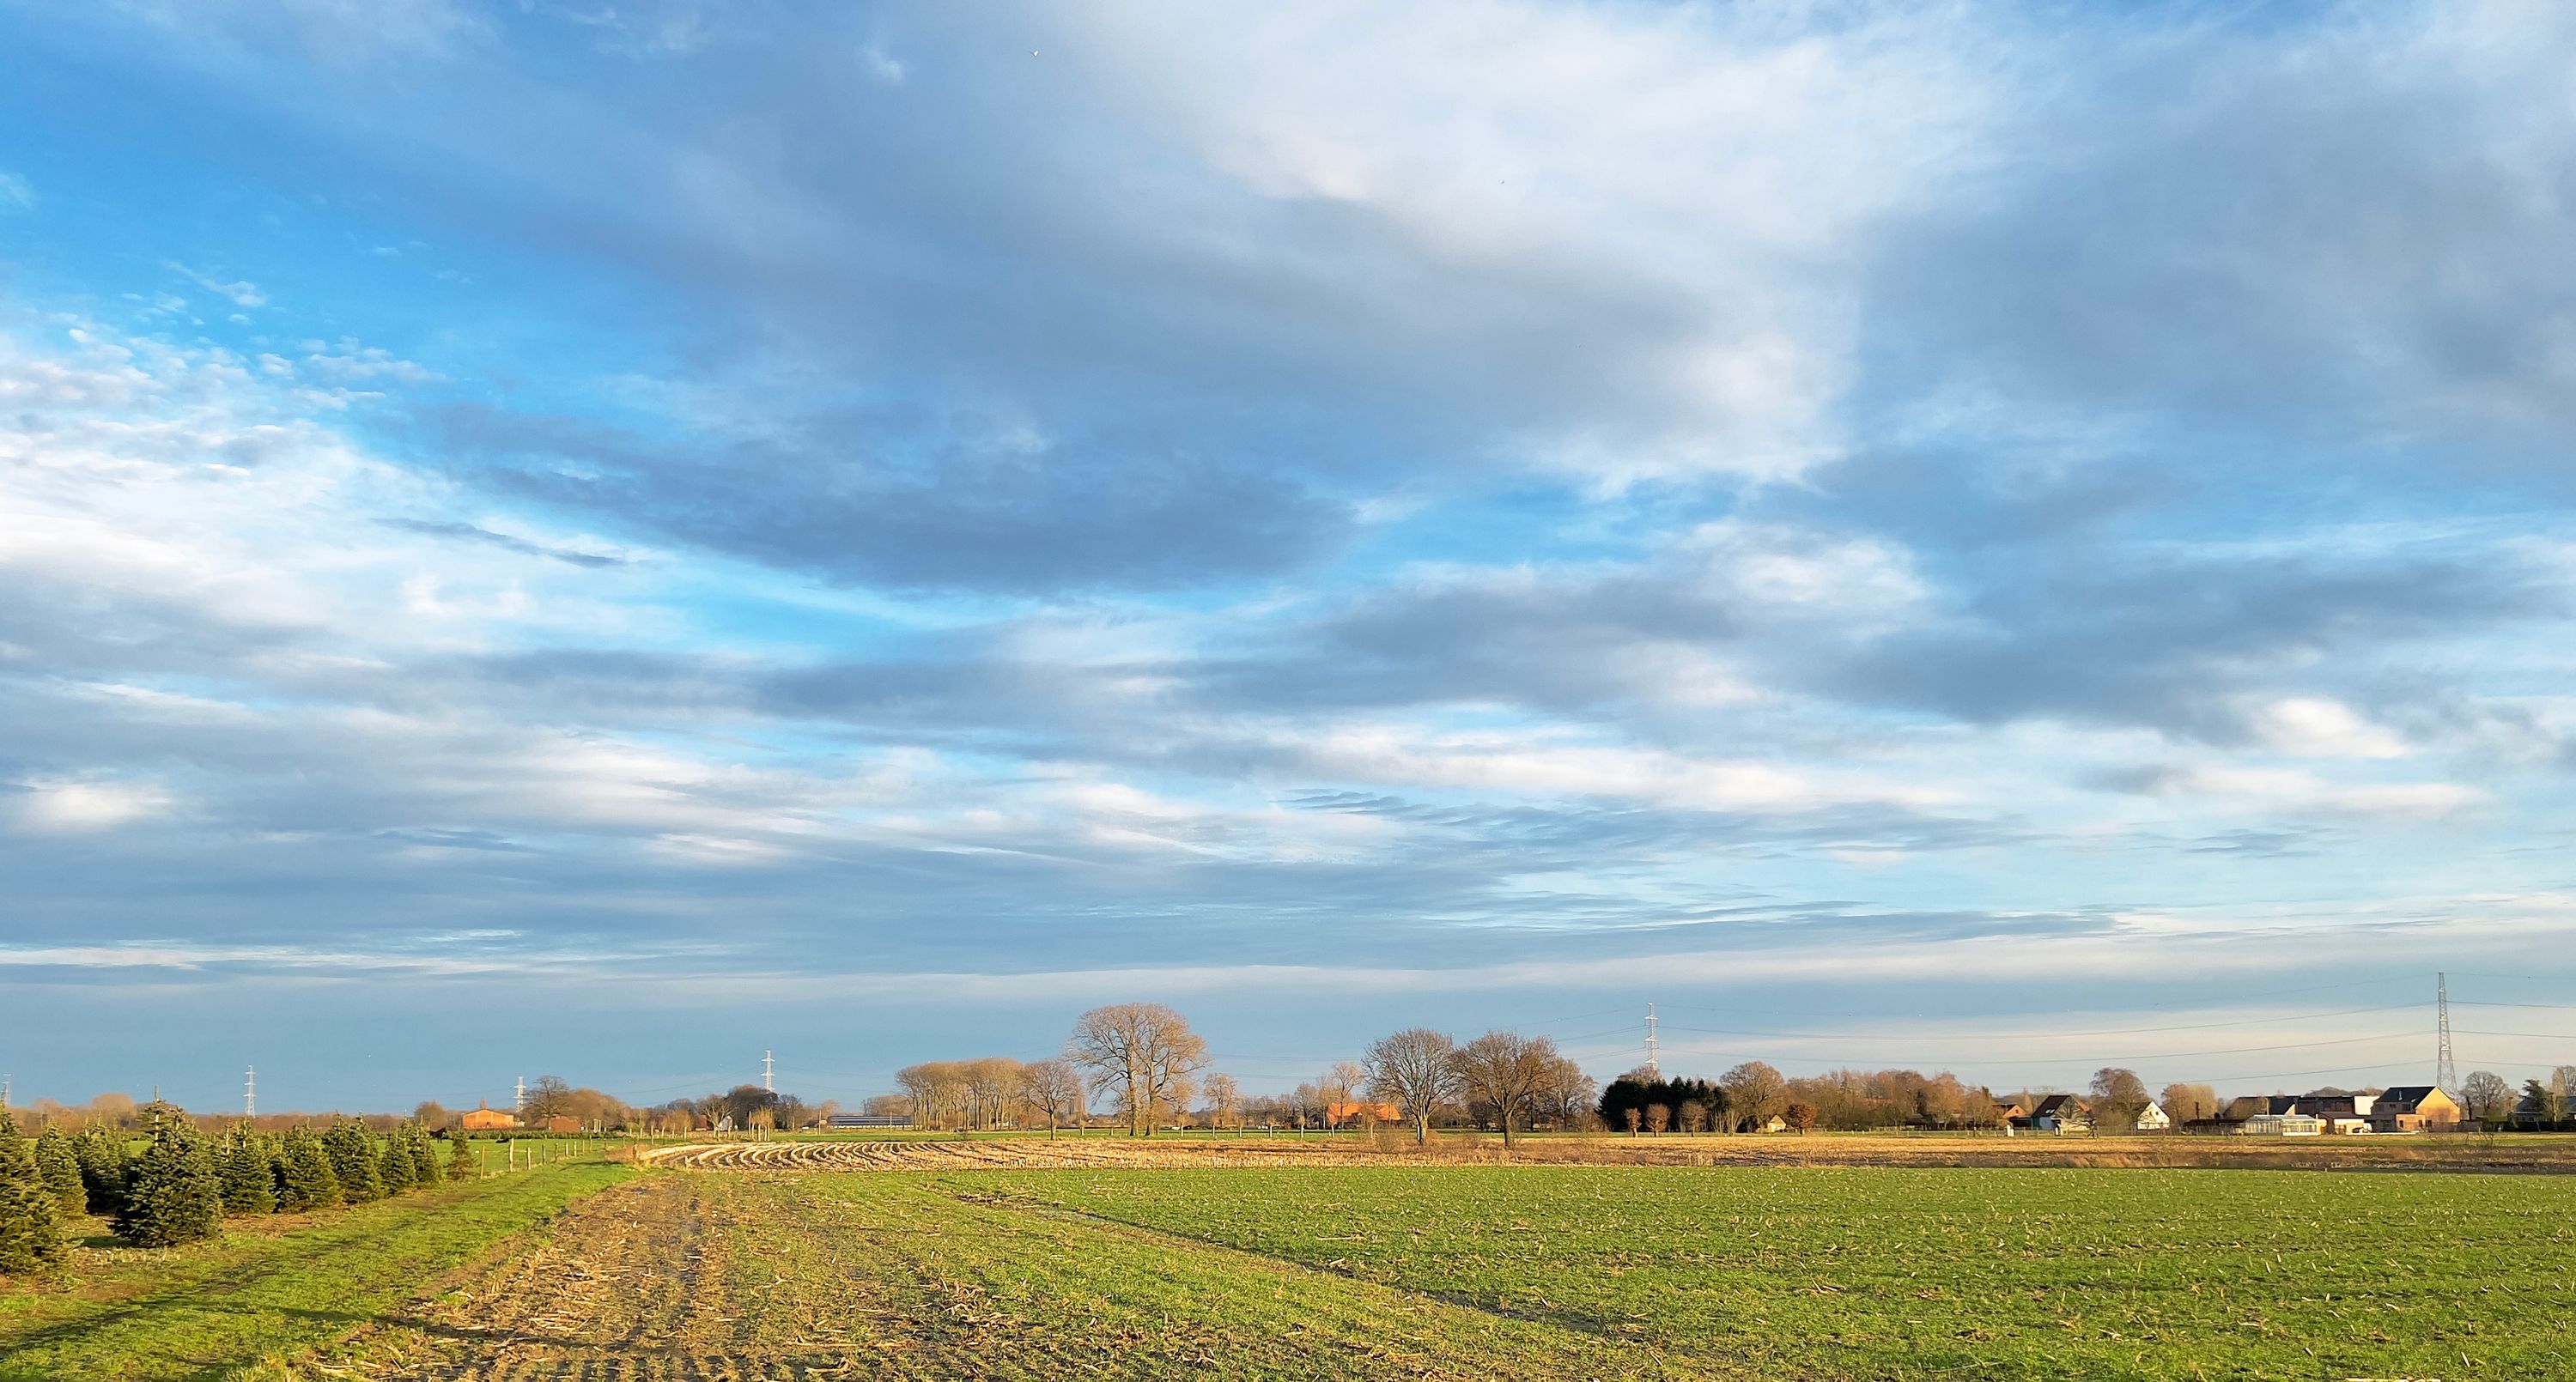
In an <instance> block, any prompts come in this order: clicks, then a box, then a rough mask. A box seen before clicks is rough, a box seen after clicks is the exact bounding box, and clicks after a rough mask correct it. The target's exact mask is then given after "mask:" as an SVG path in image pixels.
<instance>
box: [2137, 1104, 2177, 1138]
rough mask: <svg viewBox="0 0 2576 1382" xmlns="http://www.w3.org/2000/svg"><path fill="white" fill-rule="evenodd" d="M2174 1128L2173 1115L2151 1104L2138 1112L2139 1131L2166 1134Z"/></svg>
mask: <svg viewBox="0 0 2576 1382" xmlns="http://www.w3.org/2000/svg"><path fill="white" fill-rule="evenodd" d="M2172 1127H2173V1115H2172V1114H2169V1113H2167V1112H2165V1111H2164V1110H2163V1109H2161V1108H2158V1107H2157V1106H2156V1105H2154V1104H2149V1105H2147V1106H2146V1107H2145V1108H2142V1109H2140V1110H2138V1131H2140V1132H2164V1131H2166V1130H2168V1129H2170V1128H2172Z"/></svg>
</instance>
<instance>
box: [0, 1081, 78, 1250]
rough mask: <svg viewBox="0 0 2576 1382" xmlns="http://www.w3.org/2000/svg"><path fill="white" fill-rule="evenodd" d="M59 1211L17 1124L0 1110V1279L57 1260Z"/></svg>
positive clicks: (60, 1228) (60, 1242)
mask: <svg viewBox="0 0 2576 1382" xmlns="http://www.w3.org/2000/svg"><path fill="white" fill-rule="evenodd" d="M62 1256H63V1221H62V1207H61V1206H60V1205H59V1204H58V1203H56V1201H55V1198H54V1191H53V1188H52V1187H51V1186H49V1185H47V1184H46V1183H45V1178H44V1174H43V1173H42V1172H40V1171H38V1170H37V1169H36V1153H35V1149H34V1148H32V1147H30V1146H28V1145H27V1139H25V1138H23V1137H20V1136H19V1135H18V1120H17V1119H15V1118H13V1117H11V1116H10V1115H9V1110H8V1109H6V1108H0V1275H6V1276H21V1275H25V1274H27V1273H30V1272H35V1271H39V1270H42V1269H43V1268H46V1267H49V1266H51V1265H53V1264H54V1263H56V1262H59V1261H61V1260H62Z"/></svg>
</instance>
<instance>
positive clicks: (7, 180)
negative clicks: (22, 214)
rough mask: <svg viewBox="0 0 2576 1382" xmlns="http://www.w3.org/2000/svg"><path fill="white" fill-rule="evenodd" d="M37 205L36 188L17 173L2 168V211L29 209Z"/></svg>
mask: <svg viewBox="0 0 2576 1382" xmlns="http://www.w3.org/2000/svg"><path fill="white" fill-rule="evenodd" d="M35 205H36V189H35V188H33V187H30V186H28V185H27V180H26V179H25V178H22V177H20V176H18V175H17V174H16V173H12V172H8V171H5V170H0V211H27V210H30V209H32V208H34V206H35Z"/></svg>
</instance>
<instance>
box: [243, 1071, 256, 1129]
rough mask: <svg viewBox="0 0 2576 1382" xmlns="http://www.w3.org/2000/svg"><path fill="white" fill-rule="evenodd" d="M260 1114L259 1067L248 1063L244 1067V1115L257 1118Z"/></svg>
mask: <svg viewBox="0 0 2576 1382" xmlns="http://www.w3.org/2000/svg"><path fill="white" fill-rule="evenodd" d="M258 1116H259V1067H258V1066H256V1065H246V1066H243V1067H242V1117H244V1118H257V1117H258Z"/></svg>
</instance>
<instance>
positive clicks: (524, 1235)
mask: <svg viewBox="0 0 2576 1382" xmlns="http://www.w3.org/2000/svg"><path fill="white" fill-rule="evenodd" d="M589 1192H596V1193H589ZM441 1193H443V1194H447V1195H451V1196H455V1197H457V1199H456V1202H455V1203H453V1204H448V1205H445V1206H441V1205H438V1204H436V1203H434V1202H433V1200H432V1198H431V1197H429V1196H422V1197H418V1198H415V1199H411V1200H406V1201H398V1202H396V1203H394V1204H391V1205H380V1206H374V1207H371V1208H369V1209H364V1210H360V1211H356V1212H353V1213H351V1214H347V1215H343V1216H338V1217H337V1218H336V1219H324V1220H320V1221H317V1222H316V1224H315V1225H314V1226H312V1227H311V1228H297V1229H291V1230H289V1231H287V1232H284V1233H277V1234H266V1235H261V1236H259V1237H256V1238H253V1239H248V1240H244V1239H238V1238H237V1239H236V1241H235V1242H233V1243H231V1244H228V1245H226V1246H225V1247H224V1248H223V1249H221V1250H220V1252H218V1253H214V1254H207V1255H205V1256H204V1257H203V1258H202V1259H201V1258H199V1257H194V1256H190V1255H187V1254H176V1253H174V1254H169V1255H153V1254H133V1253H125V1254H112V1255H111V1256H117V1257H125V1258H134V1259H153V1258H155V1257H156V1256H157V1257H159V1258H160V1260H159V1261H157V1262H154V1261H149V1260H145V1261H139V1262H134V1263H129V1264H127V1265H125V1266H122V1267H120V1268H119V1270H120V1271H122V1272H123V1273H124V1274H125V1275H124V1277H123V1278H121V1279H120V1280H119V1281H118V1282H117V1283H115V1284H113V1285H110V1286H107V1287H104V1288H99V1289H92V1290H86V1291H78V1292H73V1293H71V1295H69V1296H61V1295H51V1296H48V1295H38V1296H35V1297H25V1296H9V1295H0V1356H5V1357H7V1359H8V1360H9V1361H8V1362H7V1363H6V1364H5V1365H0V1377H5V1378H10V1379H16V1378H20V1377H39V1376H41V1377H55V1376H98V1377H136V1378H151V1379H161V1378H208V1379H214V1378H225V1377H230V1376H234V1375H235V1374H233V1373H231V1372H229V1371H227V1370H226V1365H227V1364H231V1363H241V1362H249V1361H252V1360H254V1359H257V1358H259V1357H261V1356H263V1355H270V1356H274V1357H278V1358H280V1359H281V1360H283V1359H284V1358H285V1357H286V1356H287V1355H294V1357H293V1360H292V1362H291V1364H284V1363H281V1365H278V1366H271V1367H267V1368H263V1369H261V1370H259V1371H257V1372H254V1373H250V1374H244V1375H245V1376H255V1377H260V1378H271V1377H283V1376H302V1377H315V1378H321V1377H381V1378H396V1377H401V1378H442V1379H468V1378H470V1379H475V1382H571V1380H572V1379H582V1380H583V1382H591V1380H592V1379H598V1380H599V1382H609V1380H610V1379H621V1380H622V1379H632V1380H633V1382H663V1380H665V1379H668V1380H670V1382H676V1380H677V1379H741V1380H742V1382H750V1379H768V1378H799V1379H803V1378H826V1377H876V1376H885V1377H918V1378H964V1377H1030V1378H1036V1377H1057V1376H1066V1375H1076V1374H1079V1375H1092V1376H1110V1377H1177V1376H1182V1375H1188V1374H1208V1375H1218V1376H1243V1377H1275V1378H1338V1377H1426V1376H1427V1377H1480V1378H1532V1379H1537V1378H1550V1379H1553V1378H1581V1377H1602V1378H1610V1377H1668V1378H1679V1377H1747V1378H1751V1377H1764V1378H1780V1377H1787V1378H1809V1379H1861V1378H1873V1379H1875V1378H1915V1379H1940V1378H2063V1377H2082V1378H2171V1379H2192V1378H2206V1379H2216V1378H2280V1379H2316V1378H2349V1377H2373V1378H2396V1377H2406V1378H2418V1379H2421V1378H2446V1379H2460V1378H2477V1377H2492V1378H2550V1377H2561V1378H2564V1377H2576V1332H2571V1331H2576V1177H2569V1176H2556V1175H2460V1174H2353V1173H2344V1172H2308V1171H2270V1170H2262V1171H2210V1170H2171V1169H2133V1170H2114V1169H2069V1168H2056V1169H2027V1168H2012V1169H1989V1168H1977V1169H1914V1168H1889V1167H1831V1166H1826V1167H1779V1166H1735V1167H1718V1168H1692V1167H1666V1166H1643V1167H1640V1166H1630V1167H1604V1166H1545V1165H1538V1166H1532V1165H1522V1166H1478V1165H1424V1164H1402V1163H1397V1164H1378V1165H1366V1166H1335V1165H1290V1166H1261V1167H1251V1168H1245V1167H1208V1168H1200V1169H1154V1168H1148V1169H1101V1168H1093V1167H1085V1168H1081V1169H1064V1170H990V1169H976V1170H947V1171H936V1172H922V1171H876V1172H834V1173H820V1174H789V1173H779V1172H756V1173H749V1174H744V1173H730V1172H718V1171H679V1170H654V1171H647V1172H645V1173H643V1174H640V1175H634V1174H630V1173H627V1172H625V1171H623V1170H622V1169H620V1168H611V1167H607V1166H602V1165H598V1164H595V1163H594V1164H584V1163H579V1162H574V1163H567V1164H563V1165H558V1166H557V1167H554V1168H551V1169H549V1170H546V1171H542V1172H539V1173H536V1174H533V1175H522V1176H517V1177H507V1178H496V1179H494V1180H490V1181H483V1182H477V1183H476V1184H474V1185H472V1186H469V1187H465V1188H464V1189H463V1190H461V1191H451V1192H441ZM583 1195H586V1197H585V1198H578V1199H576V1198H575V1197H576V1196H583ZM557 1207H564V1212H563V1213H561V1214H560V1215H556V1214H554V1210H555V1209H556V1208H557ZM371 1215H372V1216H375V1217H374V1218H372V1219H370V1218H369V1217H368V1216H371ZM505 1236H507V1241H502V1240H503V1239H504V1238H505ZM495 1244H498V1246H494V1245H495ZM378 1247H382V1248H383V1249H385V1253H384V1255H385V1256H390V1257H392V1258H395V1259H397V1260H398V1265H397V1266H396V1267H394V1268H391V1269H387V1268H383V1267H380V1266H378V1265H376V1260H377V1253H376V1251H375V1249H376V1248H378ZM442 1269H447V1270H446V1272H445V1274H444V1275H441V1274H440V1272H441V1270H442ZM298 1348H303V1349H306V1350H309V1351H306V1352H303V1353H300V1354H298V1353H296V1350H297V1349H298ZM110 1360H123V1361H122V1368H123V1370H118V1369H117V1368H115V1367H110V1366H107V1365H108V1364H109V1362H110Z"/></svg>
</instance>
